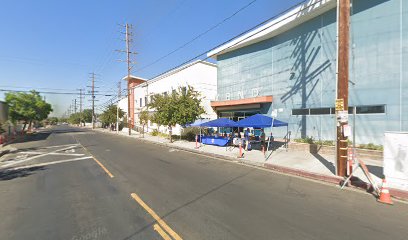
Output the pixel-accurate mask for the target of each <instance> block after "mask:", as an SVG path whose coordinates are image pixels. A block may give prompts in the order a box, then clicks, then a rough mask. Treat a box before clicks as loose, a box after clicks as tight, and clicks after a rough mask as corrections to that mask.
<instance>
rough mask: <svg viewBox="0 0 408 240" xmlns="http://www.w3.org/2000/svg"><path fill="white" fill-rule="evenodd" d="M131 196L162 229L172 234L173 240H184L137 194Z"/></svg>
mask: <svg viewBox="0 0 408 240" xmlns="http://www.w3.org/2000/svg"><path fill="white" fill-rule="evenodd" d="M130 196H131V197H132V198H133V199H134V200H135V201H136V202H137V203H139V205H140V206H142V207H143V208H144V209H145V210H146V212H148V213H149V214H150V215H151V216H152V217H153V218H154V219H155V220H156V222H157V223H158V224H159V225H160V226H161V227H162V228H164V230H166V231H167V233H168V234H170V236H172V237H173V239H175V240H182V238H181V237H180V236H179V235H178V234H177V233H176V232H175V231H173V229H171V228H170V227H169V226H168V225H167V224H166V223H165V222H164V221H163V220H162V219H161V218H160V217H159V215H157V214H156V213H155V212H154V211H153V210H152V209H151V208H150V207H149V206H147V204H146V203H145V202H143V200H142V199H141V198H140V197H139V196H138V195H137V194H136V193H132V194H130Z"/></svg>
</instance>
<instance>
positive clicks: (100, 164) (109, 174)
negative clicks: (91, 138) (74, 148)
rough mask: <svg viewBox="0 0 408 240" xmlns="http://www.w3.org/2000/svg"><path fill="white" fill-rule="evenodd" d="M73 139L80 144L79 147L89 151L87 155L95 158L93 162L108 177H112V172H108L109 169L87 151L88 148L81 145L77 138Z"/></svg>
mask: <svg viewBox="0 0 408 240" xmlns="http://www.w3.org/2000/svg"><path fill="white" fill-rule="evenodd" d="M75 140H76V141H77V143H78V144H80V145H81V147H82V148H83V149H84V150H85V151H86V152H87V153H89V155H91V156H92V158H93V160H95V162H96V163H97V164H98V165H99V166H100V167H101V168H102V169H103V170H104V171H105V172H106V174H108V176H109V177H110V178H113V174H112V173H111V172H109V170H108V169H107V168H106V167H105V166H104V165H103V164H102V163H101V162H99V161H98V159H96V158H95V157H94V156H93V155H92V154H91V152H90V151H88V149H87V148H86V147H84V145H82V144H81V143H80V142H79V141H78V139H76V138H75Z"/></svg>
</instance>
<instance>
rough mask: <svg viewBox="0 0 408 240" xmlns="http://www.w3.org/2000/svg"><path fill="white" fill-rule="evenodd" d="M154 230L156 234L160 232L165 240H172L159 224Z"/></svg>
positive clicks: (155, 225)
mask: <svg viewBox="0 0 408 240" xmlns="http://www.w3.org/2000/svg"><path fill="white" fill-rule="evenodd" d="M153 229H154V230H156V232H158V233H159V234H160V236H161V237H162V238H163V239H164V240H172V239H171V237H169V235H167V233H166V232H165V231H164V230H163V229H162V228H161V227H160V226H159V225H158V224H157V223H156V224H154V226H153Z"/></svg>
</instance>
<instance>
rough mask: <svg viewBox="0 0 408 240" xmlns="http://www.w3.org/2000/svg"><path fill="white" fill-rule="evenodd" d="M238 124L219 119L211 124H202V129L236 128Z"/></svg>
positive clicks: (210, 122)
mask: <svg viewBox="0 0 408 240" xmlns="http://www.w3.org/2000/svg"><path fill="white" fill-rule="evenodd" d="M236 125H237V123H236V122H234V121H232V120H229V119H228V118H218V119H215V120H212V121H209V122H205V123H202V124H200V127H236Z"/></svg>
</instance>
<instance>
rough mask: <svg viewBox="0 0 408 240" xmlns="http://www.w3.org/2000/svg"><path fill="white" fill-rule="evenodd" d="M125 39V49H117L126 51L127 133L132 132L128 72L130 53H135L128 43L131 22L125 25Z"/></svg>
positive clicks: (130, 39) (129, 69)
mask: <svg viewBox="0 0 408 240" xmlns="http://www.w3.org/2000/svg"><path fill="white" fill-rule="evenodd" d="M122 27H125V32H124V34H125V36H126V38H125V41H126V50H124V51H123V50H118V51H119V52H124V53H126V60H125V61H126V63H127V98H128V114H127V120H128V121H127V122H128V129H129V135H131V134H132V119H133V118H134V116H130V95H131V89H130V72H131V70H132V64H133V62H132V61H131V59H130V54H136V53H135V52H131V51H130V49H131V46H130V44H131V43H132V41H133V39H132V36H133V33H132V28H133V26H132V25H131V24H128V23H126V25H125V26H122Z"/></svg>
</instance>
